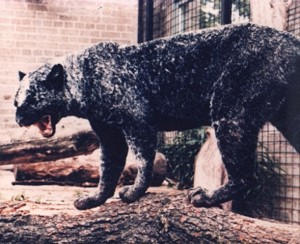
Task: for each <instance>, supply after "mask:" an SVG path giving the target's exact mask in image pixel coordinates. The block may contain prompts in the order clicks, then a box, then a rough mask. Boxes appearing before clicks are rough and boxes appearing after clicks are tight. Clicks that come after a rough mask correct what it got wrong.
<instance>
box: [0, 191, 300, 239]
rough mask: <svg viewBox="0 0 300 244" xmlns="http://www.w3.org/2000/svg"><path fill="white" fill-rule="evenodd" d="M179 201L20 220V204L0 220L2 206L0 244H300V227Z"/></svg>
mask: <svg viewBox="0 0 300 244" xmlns="http://www.w3.org/2000/svg"><path fill="white" fill-rule="evenodd" d="M184 197H185V195H184V194H181V193H179V194H178V193H177V194H174V193H173V194H153V193H151V194H147V195H146V196H144V197H143V198H141V199H140V200H139V201H137V202H135V203H132V204H127V203H123V202H121V201H115V202H110V203H106V204H105V205H103V206H101V207H98V208H96V209H93V210H87V211H82V212H79V211H78V213H77V214H74V215H72V214H66V213H56V214H53V215H51V216H49V215H48V216H43V215H30V214H26V215H24V214H20V213H21V212H18V210H16V209H17V208H22V206H23V205H24V204H23V205H20V204H19V203H18V204H19V205H18V206H16V207H15V210H14V214H4V215H3V214H2V213H3V212H5V211H2V213H1V209H2V210H3V208H4V209H5V206H6V205H7V204H6V203H2V204H0V213H1V218H0V243H299V238H300V233H299V226H292V225H285V224H280V223H275V222H269V221H262V220H257V219H252V218H248V217H244V216H241V215H238V214H235V213H232V212H225V211H223V210H221V209H218V208H211V209H205V208H194V207H193V206H191V205H190V204H187V203H185V201H184ZM26 204H30V203H26ZM3 205H4V207H3ZM11 208H12V209H14V207H11ZM27 209H28V208H27Z"/></svg>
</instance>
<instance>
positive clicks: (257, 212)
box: [234, 142, 284, 218]
mask: <svg viewBox="0 0 300 244" xmlns="http://www.w3.org/2000/svg"><path fill="white" fill-rule="evenodd" d="M258 149H259V150H258V152H257V156H256V162H255V166H256V169H255V174H256V179H257V183H256V185H255V186H254V187H253V188H251V189H250V190H248V192H246V193H245V194H244V196H243V197H242V198H241V199H239V200H237V201H235V204H234V210H235V211H236V212H239V213H241V214H244V215H248V216H251V217H269V218H272V217H274V216H273V215H274V200H275V199H274V198H275V193H276V192H278V191H279V188H280V182H281V181H282V175H283V173H284V172H283V170H282V169H281V168H280V162H279V161H278V160H277V159H276V158H274V157H273V156H272V155H271V154H270V152H269V150H268V149H267V148H266V147H264V146H263V144H262V142H259V143H258Z"/></svg>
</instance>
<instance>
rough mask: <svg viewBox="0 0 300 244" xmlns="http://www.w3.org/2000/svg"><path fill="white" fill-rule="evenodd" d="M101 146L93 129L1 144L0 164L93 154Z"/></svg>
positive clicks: (53, 159)
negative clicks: (48, 137)
mask: <svg viewBox="0 0 300 244" xmlns="http://www.w3.org/2000/svg"><path fill="white" fill-rule="evenodd" d="M98 148H99V142H98V139H97V137H96V135H95V134H94V133H93V132H92V131H80V132H78V133H76V134H73V135H71V136H66V137H61V138H50V139H40V140H34V141H22V142H15V143H12V144H7V145H0V165H5V164H22V163H36V162H48V161H55V160H57V159H62V158H68V157H74V156H78V155H83V154H84V155H86V154H91V153H92V152H93V151H94V150H96V149H98Z"/></svg>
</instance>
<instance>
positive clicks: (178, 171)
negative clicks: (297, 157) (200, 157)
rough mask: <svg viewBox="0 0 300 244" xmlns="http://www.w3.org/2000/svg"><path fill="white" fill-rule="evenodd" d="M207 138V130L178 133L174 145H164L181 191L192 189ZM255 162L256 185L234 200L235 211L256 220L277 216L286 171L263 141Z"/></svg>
mask: <svg viewBox="0 0 300 244" xmlns="http://www.w3.org/2000/svg"><path fill="white" fill-rule="evenodd" d="M205 139H206V136H205V128H203V129H195V130H188V131H183V132H178V133H177V134H176V136H175V138H174V139H173V142H172V144H164V143H163V142H161V143H160V144H161V145H160V146H159V151H160V152H162V153H163V154H164V155H165V156H166V157H167V159H168V161H169V169H168V178H171V179H173V180H175V181H176V182H178V184H177V188H179V189H185V188H191V187H192V185H193V179H194V161H195V156H196V154H197V153H198V152H199V150H200V148H201V146H202V144H203V143H204V141H205ZM258 148H259V150H258V151H257V157H256V162H255V174H256V178H257V183H256V185H255V186H254V187H253V188H252V189H250V190H249V191H248V192H246V193H245V194H244V195H243V196H242V197H241V198H240V199H238V200H236V201H234V211H236V212H239V213H241V214H244V215H248V216H252V217H273V215H274V194H275V193H276V192H278V189H279V187H280V181H281V180H282V176H281V175H282V173H283V170H282V169H281V168H280V162H278V160H276V159H275V158H274V157H272V155H271V154H270V152H269V150H268V149H267V148H265V147H263V145H262V143H261V142H259V145H258Z"/></svg>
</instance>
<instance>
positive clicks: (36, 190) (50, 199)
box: [0, 166, 176, 215]
mask: <svg viewBox="0 0 300 244" xmlns="http://www.w3.org/2000/svg"><path fill="white" fill-rule="evenodd" d="M14 180H15V179H14V174H13V172H12V167H11V166H9V167H8V166H5V167H1V168H0V214H16V213H20V214H29V213H30V214H33V215H53V214H56V213H67V214H72V215H76V214H79V213H80V211H78V210H77V209H75V207H74V205H73V201H74V200H75V199H76V198H78V197H80V196H82V195H87V194H92V193H93V191H95V188H94V187H75V186H58V185H42V186H28V185H12V182H13V181H14ZM119 190H120V188H118V189H117V190H116V193H115V196H114V197H113V198H111V199H109V200H108V201H107V202H110V201H120V199H119V196H118V192H119ZM148 191H149V192H170V191H176V190H174V189H171V188H169V187H167V184H163V185H162V186H160V187H151V188H149V190H148Z"/></svg>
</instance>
